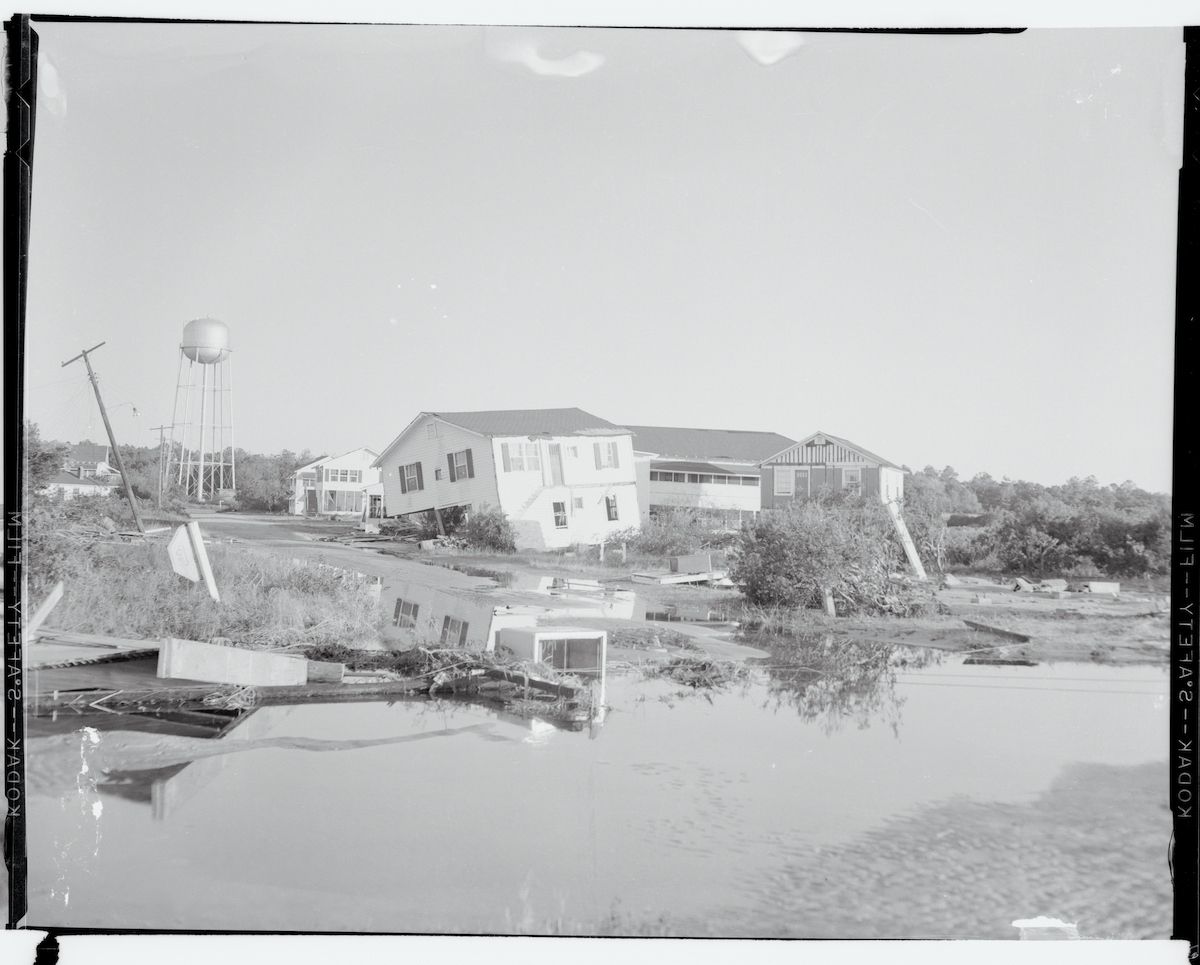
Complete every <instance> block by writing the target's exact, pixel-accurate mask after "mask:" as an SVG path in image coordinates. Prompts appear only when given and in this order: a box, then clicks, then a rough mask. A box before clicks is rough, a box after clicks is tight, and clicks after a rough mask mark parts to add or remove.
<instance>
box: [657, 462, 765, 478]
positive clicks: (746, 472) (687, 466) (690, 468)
mask: <svg viewBox="0 0 1200 965" xmlns="http://www.w3.org/2000/svg"><path fill="white" fill-rule="evenodd" d="M650 468H651V469H653V470H654V471H655V472H702V473H711V474H712V475H714V476H757V475H758V468H757V467H755V468H753V469H737V468H735V469H731V468H729V467H728V466H717V465H714V464H713V463H711V462H688V461H686V460H684V461H673V460H667V461H665V462H660V461H659V460H657V459H653V460H651V462H650Z"/></svg>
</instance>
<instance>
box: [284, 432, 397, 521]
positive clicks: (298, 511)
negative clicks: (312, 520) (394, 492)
mask: <svg viewBox="0 0 1200 965" xmlns="http://www.w3.org/2000/svg"><path fill="white" fill-rule="evenodd" d="M377 455H378V453H377V452H375V450H374V449H368V448H366V447H365V446H364V447H362V448H360V449H352V450H351V451H350V452H346V453H343V454H342V455H340V456H322V457H321V458H320V459H314V460H313V461H312V462H310V463H306V464H305V465H303V466H300V467H299V468H298V469H297V470H296V471H295V472H294V473H292V499H291V511H292V513H293V514H294V515H296V516H305V515H309V516H361V515H362V513H363V510H364V509H365V508H367V507H368V506H369V503H370V495H369V493H368V489H369V488H370V487H371V486H374V485H376V484H377V483H378V482H379V470H378V469H375V468H373V466H374V463H375V458H376V456H377Z"/></svg>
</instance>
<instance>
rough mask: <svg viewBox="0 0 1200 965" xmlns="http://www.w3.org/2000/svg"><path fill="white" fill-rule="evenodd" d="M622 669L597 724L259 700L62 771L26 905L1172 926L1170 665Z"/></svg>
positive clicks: (33, 821)
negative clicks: (679, 675) (143, 767)
mask: <svg viewBox="0 0 1200 965" xmlns="http://www.w3.org/2000/svg"><path fill="white" fill-rule="evenodd" d="M613 666H614V664H613V663H612V656H611V655H610V673H609V674H608V679H607V701H608V704H609V707H610V710H609V712H608V714H607V717H606V719H605V721H604V723H603V725H602V726H594V727H592V728H590V729H589V728H585V729H583V730H581V731H577V732H573V731H569V730H563V729H559V728H556V727H555V726H553V725H552V724H550V723H547V722H544V721H539V720H525V719H521V718H519V717H515V716H511V715H507V714H505V713H503V712H502V711H499V710H498V709H497V707H496V705H490V704H487V703H483V702H475V703H472V702H469V701H465V700H463V701H431V700H428V699H420V700H404V701H400V702H396V703H393V704H390V705H389V704H386V703H382V702H379V703H349V704H346V703H343V704H328V705H305V706H296V707H289V708H263V709H260V710H257V711H255V712H254V713H253V714H251V715H249V716H248V718H247V719H246V720H245V722H244V723H243V724H241V725H240V726H239V727H238V728H235V729H234V731H232V732H231V733H230V734H228V735H227V736H226V737H223V738H220V740H221V741H228V742H231V744H232V743H233V742H236V741H239V740H241V741H244V742H245V744H246V749H243V750H241V751H239V752H235V753H229V754H223V755H220V756H217V757H209V758H206V759H202V760H195V761H193V762H192V763H190V764H187V765H186V766H184V767H183V768H182V769H178V768H175V769H167V770H162V771H159V772H155V775H157V776H155V775H151V777H152V778H153V779H152V780H150V779H148V780H147V781H146V782H145V783H146V784H147V786H148V791H147V792H146V793H142V794H139V793H130V792H129V790H128V787H126V790H125V791H124V792H122V791H120V790H119V789H118V788H116V787H106V786H105V784H104V783H103V782H104V776H103V775H102V774H99V773H98V772H97V771H96V770H95V769H92V770H91V771H89V772H87V773H84V772H82V771H81V770H79V769H76V771H75V772H74V773H70V772H68V773H67V774H66V775H60V777H59V778H58V779H57V783H56V782H55V780H54V779H50V780H49V782H48V783H43V785H41V786H39V787H33V788H31V795H32V798H31V806H30V812H29V854H30V869H29V904H30V913H29V919H28V920H29V923H30V925H33V926H37V925H57V926H93V927H107V928H171V929H213V930H240V929H249V930H267V931H289V930H298V931H349V930H353V931H366V932H393V933H395V932H443V933H511V932H523V933H556V932H557V933H568V934H612V933H617V934H629V933H634V934H676V935H704V934H717V935H731V936H747V935H763V936H776V935H778V936H785V935H786V936H795V937H847V938H849V937H975V938H1001V939H1003V938H1015V937H1016V929H1014V928H1013V927H1012V926H1011V922H1012V921H1013V920H1015V919H1019V918H1031V917H1035V916H1037V915H1048V916H1051V917H1059V918H1063V919H1064V920H1067V921H1078V922H1079V931H1080V934H1081V935H1084V936H1085V937H1160V938H1161V937H1168V936H1169V932H1170V882H1169V878H1168V874H1167V866H1166V852H1167V843H1168V837H1169V834H1170V818H1169V814H1168V812H1167V810H1166V807H1165V802H1166V779H1167V778H1166V774H1167V764H1166V749H1167V716H1166V700H1165V694H1166V683H1167V677H1166V672H1165V669H1160V668H1153V667H1132V668H1114V667H1101V666H1095V665H1091V664H1056V665H1037V666H1032V667H1024V666H989V665H977V664H976V665H968V664H965V663H964V662H963V658H962V657H961V656H949V655H931V654H930V653H929V652H927V651H919V650H912V651H906V650H903V649H900V648H894V647H888V648H885V649H884V650H879V651H870V650H866V651H863V650H853V649H851V650H845V649H841V650H831V649H830V648H829V647H828V646H826V647H825V648H824V649H823V650H822V648H821V647H820V646H814V647H811V648H808V650H806V651H805V652H804V653H803V654H802V655H801V657H792V658H784V657H781V656H780V655H779V654H778V653H776V652H774V651H773V656H772V657H771V658H769V659H768V660H766V661H764V662H762V664H761V665H759V666H756V667H755V668H754V669H753V671H752V674H751V680H750V681H749V682H746V683H737V684H733V685H730V686H728V687H726V688H725V689H723V690H720V691H717V692H692V691H688V690H687V688H682V687H681V686H680V685H679V684H677V683H674V682H672V681H670V680H663V679H648V678H646V677H644V676H643V675H642V674H641V673H640V672H638V671H634V670H627V671H625V672H620V667H619V663H618V664H617V665H616V669H617V672H612V667H613ZM239 732H240V733H239ZM264 738H300V739H303V738H309V739H315V740H317V741H321V742H326V743H324V744H322V745H321V748H322V749H310V748H309V747H306V746H305V745H304V744H303V743H302V742H298V744H297V746H291V747H278V746H262V745H261V744H257V743H255V741H260V740H262V739H264ZM392 738H395V739H397V740H395V742H392V743H377V744H373V745H370V746H362V743H361V742H364V741H380V740H383V739H392ZM414 738H422V739H414ZM104 739H106V738H105V737H104V736H100V740H101V741H102V740H104ZM34 744H35V742H31V746H30V748H29V752H28V753H29V755H30V757H31V758H34V757H36V755H37V754H38V752H39V751H38V748H37V747H36V746H34ZM312 746H313V747H315V746H316V745H312ZM80 759H81V760H82V758H80ZM123 773H124V779H125V780H126V781H128V780H129V772H128V771H125V772H123ZM97 779H99V780H100V782H101V783H100V784H99V786H98V785H97V783H96V780H97Z"/></svg>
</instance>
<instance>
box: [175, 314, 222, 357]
mask: <svg viewBox="0 0 1200 965" xmlns="http://www.w3.org/2000/svg"><path fill="white" fill-rule="evenodd" d="M179 347H180V348H181V349H182V350H183V354H184V355H186V356H187V357H188V358H189V359H191V360H192V361H193V362H199V363H200V364H201V365H213V364H214V363H216V362H223V361H224V360H225V359H227V358H229V326H228V325H226V324H225V323H224V322H219V321H217V320H216V319H215V318H197V319H193V320H192V321H190V322H188V323H187V324H186V325H184V326H183V341H182V342H180V344H179Z"/></svg>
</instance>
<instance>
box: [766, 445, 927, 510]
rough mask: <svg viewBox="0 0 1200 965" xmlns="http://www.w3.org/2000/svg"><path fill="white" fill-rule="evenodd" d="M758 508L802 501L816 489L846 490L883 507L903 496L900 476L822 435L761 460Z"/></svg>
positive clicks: (861, 451)
mask: <svg viewBox="0 0 1200 965" xmlns="http://www.w3.org/2000/svg"><path fill="white" fill-rule="evenodd" d="M762 479H763V485H762V508H763V509H770V508H771V507H773V506H782V505H785V504H787V503H789V502H791V501H792V500H794V499H806V498H808V497H809V496H812V495H814V494H815V493H817V492H818V491H819V490H821V489H847V490H851V491H853V492H864V493H867V494H869V495H875V496H878V497H879V498H880V500H882V501H883V502H893V501H895V500H899V499H901V498H903V496H904V470H903V469H901V468H900V467H899V466H897V465H896V464H895V463H893V462H888V460H886V459H884V458H883V457H882V456H877V455H875V454H874V453H873V452H871V451H869V450H867V449H864V448H863V447H862V446H859V445H857V444H855V443H853V442H850V441H848V440H846V439H839V438H838V437H837V436H831V435H829V433H827V432H815V433H813V434H812V435H811V436H809V437H808V438H807V439H801V440H800V441H799V442H797V443H794V444H793V445H790V446H788V447H787V448H785V449H781V450H780V451H778V452H776V453H774V454H772V455H771V456H770V457H767V458H764V459H763V461H762Z"/></svg>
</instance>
